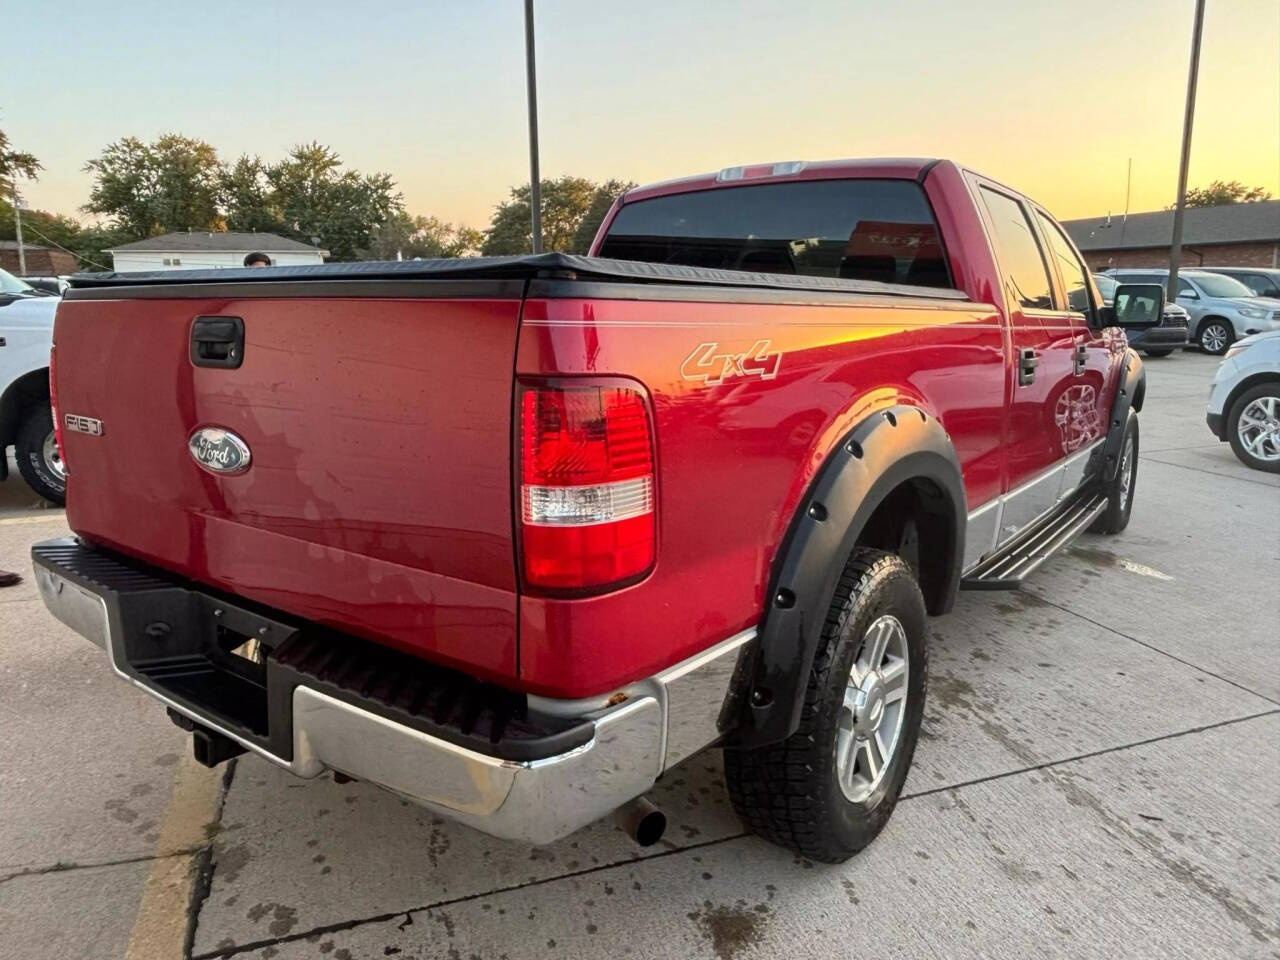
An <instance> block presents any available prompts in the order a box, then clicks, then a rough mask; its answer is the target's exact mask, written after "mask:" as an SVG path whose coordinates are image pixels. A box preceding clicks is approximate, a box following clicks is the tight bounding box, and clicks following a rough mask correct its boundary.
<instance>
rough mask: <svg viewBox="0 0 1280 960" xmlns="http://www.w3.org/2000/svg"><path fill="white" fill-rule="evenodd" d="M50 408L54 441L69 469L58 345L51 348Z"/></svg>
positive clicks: (60, 456) (59, 455) (64, 466)
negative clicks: (61, 412)
mask: <svg viewBox="0 0 1280 960" xmlns="http://www.w3.org/2000/svg"><path fill="white" fill-rule="evenodd" d="M49 409H50V412H51V413H52V414H53V441H54V443H56V444H57V445H58V457H59V459H61V460H62V469H63V470H64V471H65V470H66V469H67V451H66V448H65V447H64V446H63V445H62V417H60V416H58V347H57V345H56V344H55V345H54V346H52V347H50V348H49Z"/></svg>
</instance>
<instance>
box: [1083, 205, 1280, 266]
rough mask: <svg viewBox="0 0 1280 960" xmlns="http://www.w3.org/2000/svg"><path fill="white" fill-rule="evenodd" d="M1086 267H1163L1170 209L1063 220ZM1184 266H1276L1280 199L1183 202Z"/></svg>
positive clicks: (1169, 236) (1170, 224)
mask: <svg viewBox="0 0 1280 960" xmlns="http://www.w3.org/2000/svg"><path fill="white" fill-rule="evenodd" d="M1062 225H1063V226H1064V227H1066V228H1067V232H1068V233H1069V234H1071V239H1072V240H1074V241H1075V242H1076V246H1078V247H1079V248H1080V252H1081V253H1083V254H1084V258H1085V259H1086V260H1087V261H1089V266H1090V267H1092V268H1093V269H1095V270H1105V269H1106V268H1107V267H1168V266H1169V244H1170V242H1171V241H1172V239H1173V211H1172V210H1155V211H1152V212H1150V213H1131V214H1129V216H1128V219H1127V220H1126V219H1125V218H1123V217H1109V216H1108V217H1090V218H1088V219H1086V220H1067V221H1064V222H1063V224H1062ZM1181 265H1182V266H1184V267H1199V266H1216V267H1280V200H1264V201H1261V202H1259V203H1227V204H1223V205H1222V206H1218V207H1188V208H1187V211H1186V216H1185V217H1184V218H1183V221H1182V260H1181Z"/></svg>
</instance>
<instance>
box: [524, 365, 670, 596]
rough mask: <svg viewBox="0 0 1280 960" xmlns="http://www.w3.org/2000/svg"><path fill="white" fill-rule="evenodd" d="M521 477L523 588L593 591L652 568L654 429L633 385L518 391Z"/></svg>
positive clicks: (531, 386) (567, 385)
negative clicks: (524, 586) (525, 586)
mask: <svg viewBox="0 0 1280 960" xmlns="http://www.w3.org/2000/svg"><path fill="white" fill-rule="evenodd" d="M520 480H521V483H520V531H521V538H520V540H521V554H522V566H523V571H524V582H525V584H526V585H527V586H529V587H532V588H535V589H545V590H551V591H575V592H592V593H598V592H601V590H602V589H603V588H607V587H616V586H620V585H622V584H623V583H626V582H628V581H633V580H635V579H637V578H639V577H641V576H643V575H644V574H645V573H647V572H648V571H649V569H650V568H651V567H652V566H653V563H654V559H655V556H656V552H657V523H656V517H655V508H654V467H653V427H652V424H651V421H650V417H649V406H648V402H647V401H646V399H645V395H644V393H642V392H641V390H640V389H639V388H638V387H634V386H621V385H617V384H616V382H607V383H604V382H602V383H599V384H591V383H562V384H553V385H549V384H545V383H539V384H529V385H525V386H524V387H523V388H522V390H521V394H520Z"/></svg>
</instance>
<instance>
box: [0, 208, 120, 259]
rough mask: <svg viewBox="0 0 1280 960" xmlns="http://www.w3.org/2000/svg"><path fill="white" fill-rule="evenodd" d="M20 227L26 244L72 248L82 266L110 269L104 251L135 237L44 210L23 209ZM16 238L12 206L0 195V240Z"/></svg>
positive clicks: (108, 256)
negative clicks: (0, 197)
mask: <svg viewBox="0 0 1280 960" xmlns="http://www.w3.org/2000/svg"><path fill="white" fill-rule="evenodd" d="M22 231H23V239H24V240H25V241H26V242H27V243H28V244H33V245H34V244H42V245H44V246H50V247H61V248H62V249H64V250H67V251H69V252H71V253H72V254H74V255H75V258H76V262H77V263H78V264H79V266H80V268H81V269H82V270H110V269H111V255H110V254H108V253H104V252H103V251H104V250H108V249H110V248H111V247H114V246H115V245H117V244H119V243H126V242H128V241H129V240H132V239H135V238H133V237H128V236H121V235H120V233H119V232H118V231H116V230H113V229H110V228H103V227H96V226H91V227H86V226H84V225H83V224H81V223H80V222H79V221H78V220H76V219H75V218H74V217H68V216H64V215H62V214H58V213H50V212H48V211H47V210H23V211H22ZM16 239H17V230H16V229H15V226H14V222H13V207H12V205H10V204H8V203H6V202H5V201H4V200H3V199H0V240H16Z"/></svg>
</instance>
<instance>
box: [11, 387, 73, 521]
mask: <svg viewBox="0 0 1280 960" xmlns="http://www.w3.org/2000/svg"><path fill="white" fill-rule="evenodd" d="M17 454H18V470H19V471H21V473H22V479H23V480H25V481H27V484H28V485H29V486H30V487H31V489H32V490H34V491H35V492H36V493H38V494H40V496H42V497H44V498H45V499H46V500H49V501H52V502H53V503H56V504H59V505H61V504H63V503H65V502H66V499H67V471H66V468H65V467H64V466H63V465H62V456H61V454H59V452H58V441H57V437H56V436H55V435H54V432H53V414H52V413H51V412H50V410H49V407H48V406H45V405H43V404H42V405H40V406H37V407H32V408H31V409H30V410H28V411H27V413H26V418H25V419H24V420H23V421H22V426H21V427H19V428H18V442H17Z"/></svg>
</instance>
